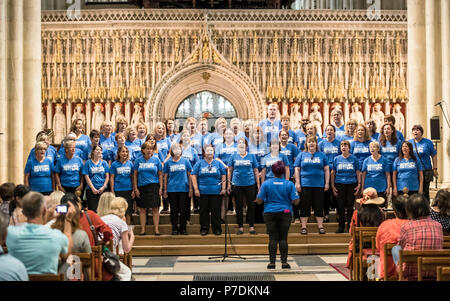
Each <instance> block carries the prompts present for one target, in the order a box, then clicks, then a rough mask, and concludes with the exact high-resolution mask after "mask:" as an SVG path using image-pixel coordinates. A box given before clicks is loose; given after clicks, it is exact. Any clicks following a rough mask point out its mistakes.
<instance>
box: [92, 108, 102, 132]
mask: <svg viewBox="0 0 450 301" xmlns="http://www.w3.org/2000/svg"><path fill="white" fill-rule="evenodd" d="M103 121H105V114H103V110H102V105H101V104H99V103H96V104H95V107H94V112H93V113H92V122H91V130H94V129H95V130H98V131H99V130H100V126H101V124H102V123H103Z"/></svg>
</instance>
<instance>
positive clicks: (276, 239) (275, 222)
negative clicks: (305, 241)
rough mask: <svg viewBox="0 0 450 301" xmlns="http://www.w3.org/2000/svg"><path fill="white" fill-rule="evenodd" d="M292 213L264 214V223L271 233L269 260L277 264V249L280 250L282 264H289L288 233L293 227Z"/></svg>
mask: <svg viewBox="0 0 450 301" xmlns="http://www.w3.org/2000/svg"><path fill="white" fill-rule="evenodd" d="M291 218H292V217H291V213H284V212H276V213H264V222H265V223H266V226H267V230H268V232H269V246H268V247H269V260H270V263H275V260H276V256H277V247H278V246H279V248H280V258H281V262H282V263H285V262H287V257H288V241H287V237H288V232H289V227H290V226H291Z"/></svg>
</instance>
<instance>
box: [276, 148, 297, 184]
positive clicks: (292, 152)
mask: <svg viewBox="0 0 450 301" xmlns="http://www.w3.org/2000/svg"><path fill="white" fill-rule="evenodd" d="M280 153H281V154H283V155H285V156H286V157H287V158H288V161H289V172H290V177H291V178H293V177H294V162H295V158H297V156H298V153H299V152H298V148H297V147H296V146H295V145H294V144H292V143H288V144H286V147H283V146H281V150H280Z"/></svg>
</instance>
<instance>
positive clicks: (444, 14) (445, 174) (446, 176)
mask: <svg viewBox="0 0 450 301" xmlns="http://www.w3.org/2000/svg"><path fill="white" fill-rule="evenodd" d="M440 12H441V36H440V39H441V46H442V51H441V56H442V65H441V66H442V76H441V80H442V85H441V87H440V88H441V89H442V100H444V101H445V103H443V104H442V106H443V108H444V110H445V111H446V113H448V112H450V84H449V83H450V1H448V0H441V7H440ZM438 112H439V113H438V116H440V123H441V126H442V132H441V136H442V138H443V139H442V142H441V143H440V144H439V145H438V153H441V154H442V161H441V162H442V163H440V162H439V164H438V168H439V180H440V181H442V184H443V186H444V187H449V186H450V125H448V124H447V121H446V120H445V117H444V116H443V114H442V112H441V110H440V109H439V111H438ZM447 118H450V116H448V115H447ZM449 121H450V120H449Z"/></svg>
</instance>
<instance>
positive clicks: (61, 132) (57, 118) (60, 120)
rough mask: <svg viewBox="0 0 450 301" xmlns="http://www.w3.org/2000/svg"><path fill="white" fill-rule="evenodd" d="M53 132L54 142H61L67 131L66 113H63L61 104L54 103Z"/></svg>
mask: <svg viewBox="0 0 450 301" xmlns="http://www.w3.org/2000/svg"><path fill="white" fill-rule="evenodd" d="M53 132H54V134H55V135H54V138H53V142H54V143H61V141H62V140H63V139H64V137H65V136H66V133H67V125H66V115H64V112H63V107H62V105H61V104H57V105H56V109H55V115H54V116H53Z"/></svg>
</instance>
